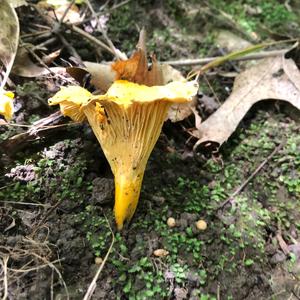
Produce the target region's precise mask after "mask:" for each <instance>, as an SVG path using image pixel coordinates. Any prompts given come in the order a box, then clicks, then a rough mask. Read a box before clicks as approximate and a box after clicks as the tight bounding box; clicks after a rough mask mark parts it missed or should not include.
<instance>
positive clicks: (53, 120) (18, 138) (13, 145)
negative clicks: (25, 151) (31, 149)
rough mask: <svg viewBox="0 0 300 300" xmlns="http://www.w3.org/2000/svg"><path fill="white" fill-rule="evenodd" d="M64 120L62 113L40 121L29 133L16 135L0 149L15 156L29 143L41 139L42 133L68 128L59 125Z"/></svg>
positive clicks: (0, 145) (30, 128) (2, 144)
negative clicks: (58, 128)
mask: <svg viewBox="0 0 300 300" xmlns="http://www.w3.org/2000/svg"><path fill="white" fill-rule="evenodd" d="M62 120H63V115H62V114H61V113H60V112H56V113H53V114H51V115H50V116H48V117H46V118H43V119H40V120H38V121H37V122H35V123H34V124H33V125H32V126H30V127H29V129H28V130H27V131H25V132H23V133H20V134H17V135H14V136H12V137H10V138H8V139H7V140H5V141H3V142H2V143H0V149H1V150H2V151H4V152H6V153H8V154H13V153H15V152H17V151H18V150H20V149H22V148H23V147H24V146H25V145H26V144H27V143H28V142H31V141H32V140H36V139H38V138H40V134H41V133H42V132H43V133H44V132H45V131H47V130H49V129H52V131H53V128H57V127H61V126H66V125H67V124H59V125H57V124H58V123H59V122H60V121H62ZM12 125H13V124H12ZM51 125H52V126H51ZM4 126H10V124H4Z"/></svg>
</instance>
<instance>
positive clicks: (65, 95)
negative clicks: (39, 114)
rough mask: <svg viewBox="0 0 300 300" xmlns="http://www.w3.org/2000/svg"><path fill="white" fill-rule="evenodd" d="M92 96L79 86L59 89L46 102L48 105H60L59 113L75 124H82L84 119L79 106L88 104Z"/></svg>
mask: <svg viewBox="0 0 300 300" xmlns="http://www.w3.org/2000/svg"><path fill="white" fill-rule="evenodd" d="M91 97H92V94H91V93H90V92H89V91H88V90H86V89H84V88H82V87H80V86H68V87H64V86H63V87H61V90H60V91H59V92H57V93H56V94H55V95H54V96H53V97H52V98H50V99H49V100H48V103H49V105H56V104H59V105H60V110H61V113H62V114H63V115H64V116H67V117H70V118H71V119H73V120H74V121H76V122H82V121H83V120H84V119H85V115H84V113H83V112H82V111H81V105H83V104H86V103H88V101H89V99H90V98H91Z"/></svg>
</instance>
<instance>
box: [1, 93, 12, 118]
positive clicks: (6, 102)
mask: <svg viewBox="0 0 300 300" xmlns="http://www.w3.org/2000/svg"><path fill="white" fill-rule="evenodd" d="M13 98H14V94H13V93H12V92H9V91H3V90H2V91H1V90H0V115H2V116H4V118H5V120H6V121H9V120H10V119H11V118H12V115H13V111H14V106H13V103H12V102H13Z"/></svg>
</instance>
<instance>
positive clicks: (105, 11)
mask: <svg viewBox="0 0 300 300" xmlns="http://www.w3.org/2000/svg"><path fill="white" fill-rule="evenodd" d="M130 1H131V0H125V1H123V2H120V3H118V4H115V5H114V6H112V7H111V8H109V9H106V10H103V11H100V12H98V13H96V14H95V15H93V16H91V17H90V18H87V19H84V20H82V21H80V22H76V23H75V24H74V25H76V26H78V25H82V24H85V23H87V22H89V21H92V20H93V19H94V18H95V17H100V16H102V15H104V14H107V13H109V12H111V11H113V10H114V9H117V8H119V7H121V6H123V5H125V4H127V3H129V2H130Z"/></svg>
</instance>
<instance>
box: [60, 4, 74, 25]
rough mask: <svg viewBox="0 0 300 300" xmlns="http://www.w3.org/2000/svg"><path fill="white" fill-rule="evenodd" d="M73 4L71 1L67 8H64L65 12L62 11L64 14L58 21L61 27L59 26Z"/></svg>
mask: <svg viewBox="0 0 300 300" xmlns="http://www.w3.org/2000/svg"><path fill="white" fill-rule="evenodd" d="M74 3H75V0H72V1H71V2H70V3H69V5H68V7H67V8H66V10H65V11H64V14H63V15H62V17H61V19H60V20H59V25H60V26H61V24H62V23H63V21H64V19H65V17H66V15H67V13H68V11H69V10H70V8H71V7H72V6H73V4H74Z"/></svg>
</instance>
